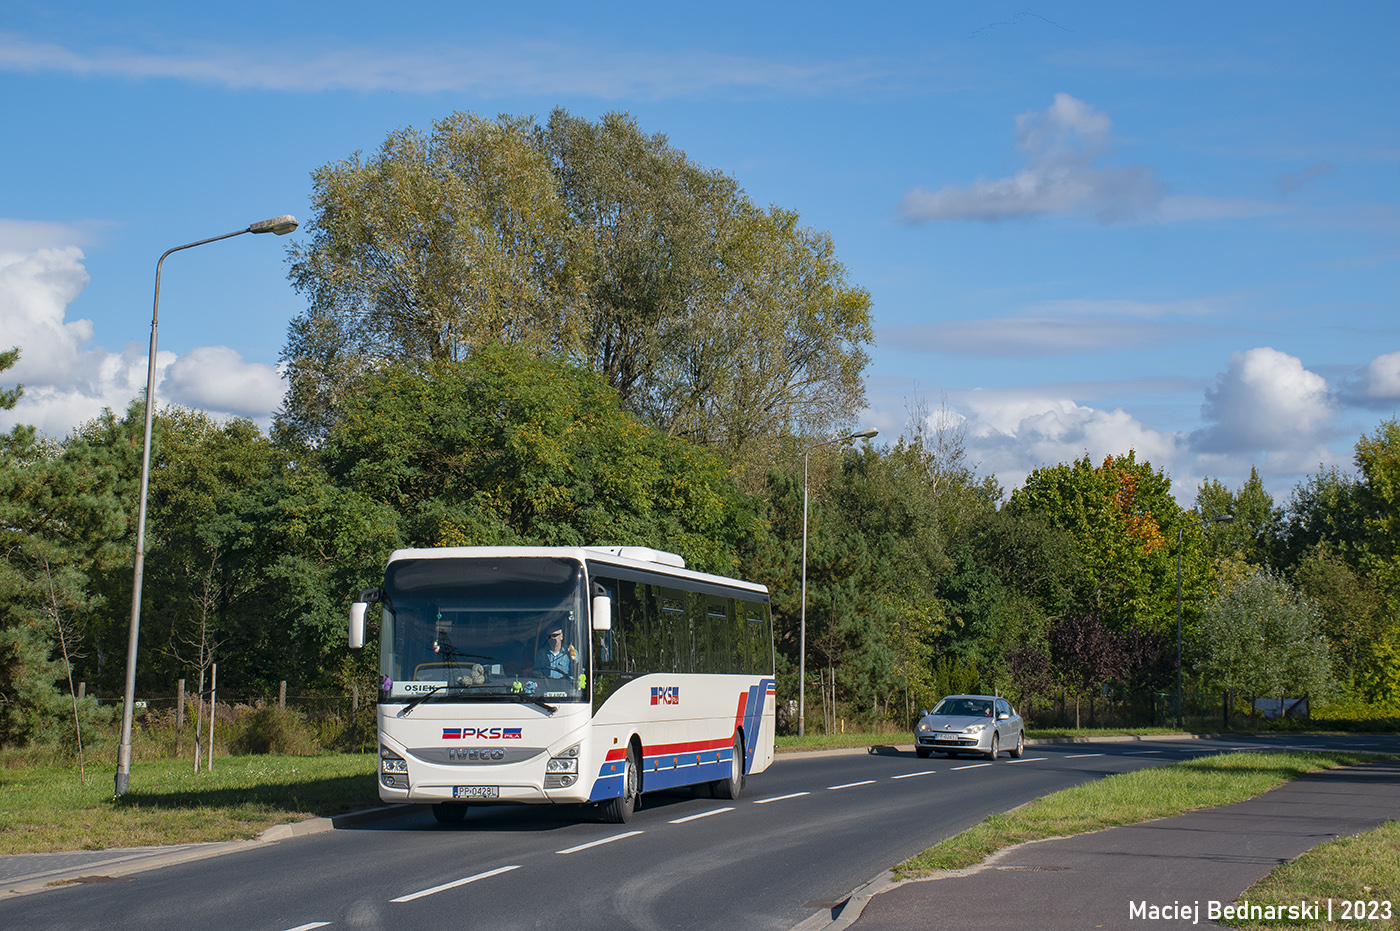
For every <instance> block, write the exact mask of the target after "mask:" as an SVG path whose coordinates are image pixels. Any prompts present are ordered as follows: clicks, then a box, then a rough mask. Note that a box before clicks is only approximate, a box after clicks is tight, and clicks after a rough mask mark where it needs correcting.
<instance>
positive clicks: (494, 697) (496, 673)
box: [350, 547, 775, 823]
mask: <svg viewBox="0 0 1400 931" xmlns="http://www.w3.org/2000/svg"><path fill="white" fill-rule="evenodd" d="M371 604H375V605H377V606H378V610H379V614H380V624H379V674H380V682H379V796H380V798H382V799H383V800H384V801H386V802H415V803H427V804H431V805H432V806H433V814H434V815H435V816H436V817H437V819H438V820H439V821H458V820H461V818H462V817H463V816H464V815H465V813H466V809H467V805H468V804H558V803H567V804H588V803H592V804H596V805H598V806H599V807H600V809H601V812H602V816H603V818H604V819H605V820H608V821H613V822H619V823H620V822H625V821H627V820H629V819H630V818H631V816H632V812H633V810H634V808H635V807H636V805H637V801H638V798H639V796H640V795H641V794H642V793H643V792H650V791H654V790H657V789H672V788H676V787H680V786H697V787H701V788H702V789H708V790H709V791H710V792H711V793H712V794H713V795H715V796H717V797H720V798H735V797H736V796H738V794H739V792H740V790H741V789H742V788H743V785H744V779H745V777H746V776H747V775H748V774H750V773H757V772H761V771H762V770H764V769H766V768H767V767H768V765H769V763H771V762H772V759H773V737H774V716H773V715H774V704H775V701H774V684H775V682H774V676H773V628H772V620H771V615H770V612H769V601H768V590H767V589H766V588H765V587H763V586H762V585H755V584H753V583H749V582H741V581H738V580H736V579H727V578H721V577H719V576H714V575H707V574H705V573H700V572H692V571H688V570H686V569H685V562H684V560H683V559H681V557H679V556H676V555H674V554H670V553H661V552H658V551H656V550H652V549H647V548H643V547H608V548H600V547H575V548H571V547H453V548H442V549H407V550H398V551H396V552H395V553H394V554H393V555H392V556H390V558H389V565H388V568H387V569H386V571H385V573H384V584H383V586H382V587H380V588H377V589H370V590H369V591H366V592H362V593H361V595H360V598H359V600H358V601H357V602H356V603H355V604H354V605H353V606H352V607H351V611H350V645H351V646H352V647H359V646H363V644H364V640H365V615H366V612H367V610H368V609H369V607H370V605H371Z"/></svg>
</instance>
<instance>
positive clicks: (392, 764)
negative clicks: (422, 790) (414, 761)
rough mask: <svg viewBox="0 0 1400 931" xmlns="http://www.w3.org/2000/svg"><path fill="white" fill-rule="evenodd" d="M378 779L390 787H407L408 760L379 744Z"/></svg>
mask: <svg viewBox="0 0 1400 931" xmlns="http://www.w3.org/2000/svg"><path fill="white" fill-rule="evenodd" d="M379 781H380V782H382V783H384V785H386V786H388V787H389V788H391V789H407V788H408V761H407V760H405V759H404V758H403V757H401V756H399V755H398V754H397V753H395V752H394V751H393V750H390V749H389V748H388V747H386V746H384V745H383V744H380V746H379Z"/></svg>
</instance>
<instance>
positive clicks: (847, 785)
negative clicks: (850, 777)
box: [827, 779, 875, 789]
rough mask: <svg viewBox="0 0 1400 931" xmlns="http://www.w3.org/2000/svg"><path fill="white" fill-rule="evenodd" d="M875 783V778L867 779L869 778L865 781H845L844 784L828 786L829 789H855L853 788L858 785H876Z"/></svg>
mask: <svg viewBox="0 0 1400 931" xmlns="http://www.w3.org/2000/svg"><path fill="white" fill-rule="evenodd" d="M874 784H875V780H874V779H867V780H865V781H864V782H847V783H843V784H842V785H839V786H827V788H828V789H853V788H855V787H856V786H868V785H874Z"/></svg>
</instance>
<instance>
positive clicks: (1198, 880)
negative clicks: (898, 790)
mask: <svg viewBox="0 0 1400 931" xmlns="http://www.w3.org/2000/svg"><path fill="white" fill-rule="evenodd" d="M1395 819H1400V762H1397V761H1385V762H1378V763H1367V764H1363V765H1361V766H1352V767H1346V768H1342V769H1332V770H1326V771H1323V772H1318V773H1309V774H1308V775H1305V776H1303V777H1301V778H1299V779H1295V780H1293V781H1292V782H1289V783H1286V784H1285V785H1282V786H1280V787H1279V788H1277V789H1274V790H1273V791H1271V792H1268V793H1266V794H1264V795H1261V796H1259V797H1258V798H1254V799H1250V800H1248V801H1244V802H1237V803H1235V804H1233V805H1226V806H1224V807H1221V808H1213V809H1209V810H1205V811H1196V812H1190V813H1187V814H1184V815H1179V816H1177V817H1175V818H1164V819H1161V820H1158V821H1148V822H1144V823H1142V824H1135V825H1126V826H1123V827H1116V828H1109V829H1107V830H1103V831H1097V832H1095V833H1093V834H1082V835H1079V836H1077V837H1067V838H1057V839H1053V840H1045V841H1037V842H1034V843H1029V844H1022V845H1020V846H1018V847H1012V848H1009V849H1006V850H1003V851H1001V852H1000V853H998V854H997V855H994V856H993V857H991V858H989V859H988V860H987V861H986V862H985V863H983V864H981V865H979V866H976V867H973V868H970V869H967V870H959V871H955V872H950V873H947V874H944V875H943V876H941V877H937V878H933V879H927V880H915V881H906V882H903V883H898V884H895V883H893V881H892V880H891V879H890V878H889V876H888V874H886V876H885V877H882V880H883V881H881V880H877V881H876V882H875V883H874V884H872V885H871V886H869V887H867V889H866V890H865V891H864V893H863V894H857V895H855V896H853V897H852V899H851V902H850V903H849V904H848V905H847V906H846V907H845V908H844V909H843V910H842V912H841V914H840V916H839V917H837V918H836V919H835V920H833V921H831V922H829V923H825V922H824V923H822V924H821V925H814V927H825V928H827V929H831V931H835V929H840V928H848V927H849V928H852V929H855V931H906V929H907V931H916V929H917V931H936V929H940V928H957V929H969V931H982V929H985V931H1004V929H1006V928H1017V927H1021V928H1035V929H1045V931H1059V929H1082V928H1133V927H1140V928H1152V929H1154V931H1155V929H1167V928H1190V927H1211V926H1212V922H1211V921H1210V920H1209V918H1208V913H1207V909H1208V906H1209V903H1210V902H1211V901H1212V900H1214V901H1216V902H1219V903H1221V904H1222V905H1230V904H1231V903H1232V902H1234V900H1235V899H1236V897H1238V896H1239V895H1240V894H1241V893H1242V892H1244V890H1246V889H1247V888H1249V887H1250V886H1251V885H1253V884H1254V883H1255V882H1256V881H1258V880H1259V879H1261V878H1262V877H1263V876H1265V875H1266V874H1267V873H1269V871H1270V870H1272V869H1273V868H1274V867H1275V866H1278V865H1279V864H1280V863H1286V862H1288V861H1289V860H1292V859H1295V858H1296V857H1298V856H1299V855H1300V854H1302V853H1304V852H1306V851H1308V850H1310V849H1312V848H1313V847H1315V846H1316V845H1318V844H1321V843H1325V842H1327V841H1330V840H1333V839H1334V838H1336V837H1339V836H1345V835H1349V834H1357V833H1360V832H1362V831H1368V830H1371V829H1372V828H1375V827H1378V826H1379V825H1381V824H1383V823H1385V822H1386V821H1389V820H1395ZM1362 869H1363V864H1357V880H1356V888H1355V889H1354V890H1351V889H1349V890H1343V891H1344V892H1345V893H1347V894H1348V895H1350V896H1351V897H1352V898H1362V899H1365V898H1371V897H1374V896H1368V895H1366V894H1365V893H1364V892H1363V890H1362V885H1363V883H1364V881H1365V877H1364V875H1363V874H1362ZM1133 903H1145V904H1146V906H1153V905H1156V906H1158V907H1159V908H1162V910H1163V911H1167V910H1171V911H1173V912H1175V911H1176V910H1177V909H1178V908H1179V907H1181V908H1184V909H1187V910H1189V913H1187V914H1184V915H1181V916H1180V917H1172V918H1157V919H1152V918H1147V917H1132V914H1131V913H1130V907H1131V905H1132V904H1133ZM862 905H864V908H862V907H861V906H862ZM1394 905H1395V907H1396V908H1397V909H1400V902H1396V903H1394ZM1197 906H1199V909H1200V912H1199V921H1196V917H1197V915H1196V912H1195V909H1196V908H1197ZM1324 908H1325V903H1324ZM848 913H849V914H848ZM1323 917H1324V918H1325V917H1326V913H1325V911H1324V913H1323ZM804 925H805V922H804Z"/></svg>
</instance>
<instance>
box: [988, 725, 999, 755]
mask: <svg viewBox="0 0 1400 931" xmlns="http://www.w3.org/2000/svg"><path fill="white" fill-rule="evenodd" d="M1000 743H1001V740H1000V739H999V736H998V734H997V733H996V731H993V732H992V749H990V750H988V751H987V759H989V760H995V759H996V758H997V752H998V751H999V750H1000V749H1001V747H1000V746H999V745H1000Z"/></svg>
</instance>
